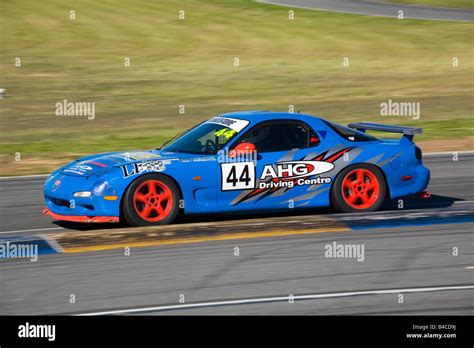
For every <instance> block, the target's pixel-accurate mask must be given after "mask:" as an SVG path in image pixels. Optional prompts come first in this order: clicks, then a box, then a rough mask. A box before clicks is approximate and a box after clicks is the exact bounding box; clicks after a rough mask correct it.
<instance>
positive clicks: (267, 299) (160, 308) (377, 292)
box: [78, 285, 474, 315]
mask: <svg viewBox="0 0 474 348" xmlns="http://www.w3.org/2000/svg"><path fill="white" fill-rule="evenodd" d="M469 289H474V285H465V286H444V287H430V288H407V289H390V290H368V291H353V292H336V293H329V294H317V295H299V296H297V295H295V296H293V297H292V299H294V300H295V301H296V300H308V299H320V298H322V299H324V298H335V297H350V296H363V295H381V294H399V293H409V292H412V293H413V292H433V291H447V290H469ZM289 300H290V297H289V296H280V297H264V298H253V299H245V300H231V301H216V302H203V303H192V304H182V305H171V306H158V307H146V308H132V309H118V310H113V311H105V312H91V313H83V314H78V315H109V314H127V313H140V312H150V311H153V312H154V311H165V310H171V309H186V308H200V307H217V306H226V305H239V304H249V303H264V302H277V301H289Z"/></svg>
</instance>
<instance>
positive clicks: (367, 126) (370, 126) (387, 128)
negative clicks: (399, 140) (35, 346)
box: [348, 122, 423, 141]
mask: <svg viewBox="0 0 474 348" xmlns="http://www.w3.org/2000/svg"><path fill="white" fill-rule="evenodd" d="M348 126H349V127H350V128H354V129H357V130H358V131H360V132H363V133H365V131H366V130H373V131H379V132H389V133H401V134H403V136H404V137H406V138H408V140H410V141H412V140H413V137H414V136H415V134H422V133H423V129H422V128H415V127H405V126H392V125H389V124H378V123H370V122H356V123H350V124H348Z"/></svg>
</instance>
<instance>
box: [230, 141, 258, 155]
mask: <svg viewBox="0 0 474 348" xmlns="http://www.w3.org/2000/svg"><path fill="white" fill-rule="evenodd" d="M255 151H256V148H255V145H254V144H252V143H240V144H239V145H237V146H236V147H235V148H234V149H233V150H232V151H231V152H230V154H229V157H230V158H233V157H236V156H241V155H246V154H251V153H254V152H255Z"/></svg>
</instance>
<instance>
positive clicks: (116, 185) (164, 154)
mask: <svg viewBox="0 0 474 348" xmlns="http://www.w3.org/2000/svg"><path fill="white" fill-rule="evenodd" d="M368 130H373V131H379V132H392V133H400V134H401V137H400V138H399V139H379V138H376V137H374V136H372V135H369V134H366V131H368ZM421 131H422V130H421V129H419V128H413V127H403V126H391V125H381V124H374V123H366V122H361V123H353V124H349V125H348V127H345V126H342V125H339V124H336V123H333V122H330V121H326V120H323V119H321V118H318V117H315V116H310V115H303V114H296V113H295V114H294V113H282V112H270V111H243V112H235V113H228V114H224V115H221V116H217V117H213V118H211V119H209V120H207V121H205V122H202V123H201V124H198V125H197V126H195V127H193V128H191V129H190V130H188V131H187V132H184V133H183V134H181V135H179V136H177V137H175V138H173V139H171V140H170V141H168V142H167V143H165V144H164V145H163V146H162V147H160V148H158V149H155V150H145V151H130V152H111V153H104V154H99V155H92V156H89V157H84V158H81V159H78V160H76V161H74V162H71V163H69V164H68V165H66V166H64V167H62V168H59V169H58V170H57V171H55V172H54V173H53V174H52V175H51V176H50V177H49V178H48V179H47V180H46V182H45V184H44V199H45V203H46V208H45V209H44V213H45V214H46V215H48V216H51V217H52V218H54V219H56V220H66V221H75V222H119V221H122V220H123V221H125V222H127V223H128V224H130V225H134V226H144V225H155V224H156V225H158V224H168V223H171V222H172V221H173V220H174V219H175V218H176V216H177V214H178V213H180V212H181V213H183V214H200V213H201V214H202V213H206V214H210V213H218V212H227V213H229V212H237V211H239V212H244V211H249V212H256V211H276V210H288V209H297V208H314V207H333V208H334V209H335V210H337V211H340V212H361V213H364V212H370V211H374V210H377V209H378V208H379V207H380V206H381V205H382V203H383V201H384V200H385V199H394V198H399V197H404V196H407V195H412V194H417V193H420V192H422V191H423V190H424V189H425V188H426V187H427V185H428V182H429V178H430V172H429V170H428V169H427V168H426V167H425V166H424V165H423V163H422V153H421V150H420V148H419V147H417V146H416V145H415V144H414V142H413V137H414V136H415V134H419V133H421Z"/></svg>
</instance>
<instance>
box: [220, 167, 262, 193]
mask: <svg viewBox="0 0 474 348" xmlns="http://www.w3.org/2000/svg"><path fill="white" fill-rule="evenodd" d="M221 170H222V187H221V188H222V191H230V190H246V189H253V188H255V163H254V162H239V163H222V164H221Z"/></svg>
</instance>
